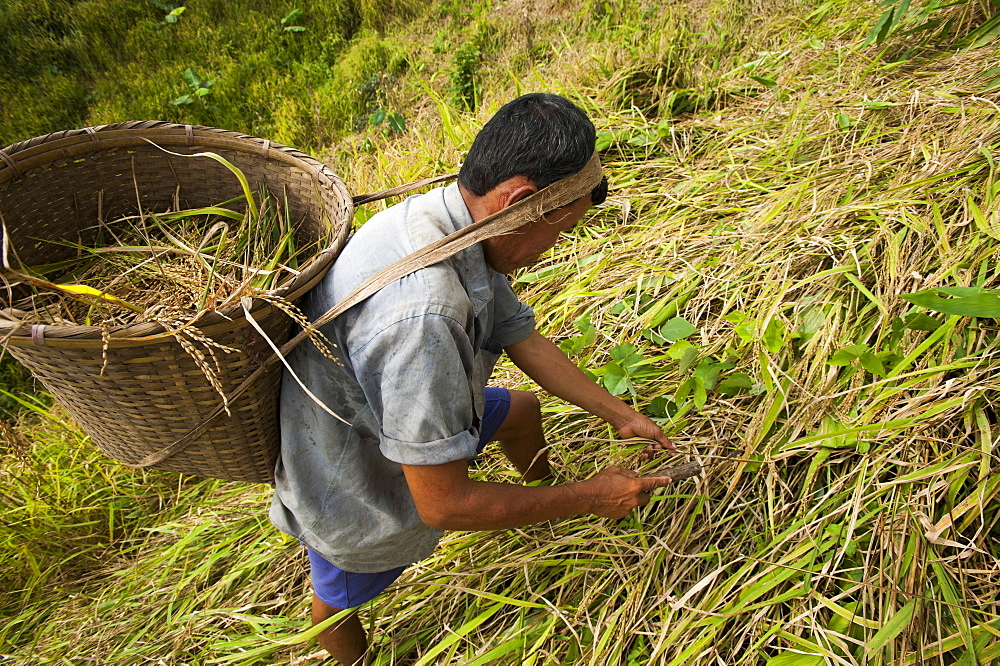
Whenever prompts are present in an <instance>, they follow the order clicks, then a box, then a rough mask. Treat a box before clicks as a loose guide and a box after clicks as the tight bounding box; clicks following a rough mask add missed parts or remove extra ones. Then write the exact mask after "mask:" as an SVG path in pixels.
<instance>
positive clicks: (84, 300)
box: [6, 191, 315, 327]
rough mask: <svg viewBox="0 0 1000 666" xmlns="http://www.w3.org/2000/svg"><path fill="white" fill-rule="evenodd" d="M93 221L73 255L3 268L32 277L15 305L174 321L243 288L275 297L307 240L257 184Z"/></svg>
mask: <svg viewBox="0 0 1000 666" xmlns="http://www.w3.org/2000/svg"><path fill="white" fill-rule="evenodd" d="M248 200H249V205H247V201H248ZM239 208H243V209H245V210H246V211H247V212H239ZM95 224H96V225H98V226H97V235H96V239H97V241H96V242H95V243H93V244H91V245H89V246H84V245H79V244H76V245H73V246H72V247H73V248H74V249H75V251H76V254H77V256H76V257H75V258H73V259H69V260H66V261H61V262H58V263H53V264H46V265H41V266H24V267H19V269H18V270H13V271H8V272H7V274H6V275H7V279H8V280H9V281H10V282H11V284H10V286H14V284H15V283H21V284H23V285H25V286H27V287H30V292H29V293H28V294H27V295H26V296H24V297H23V298H21V299H19V300H17V301H15V309H17V310H21V311H23V312H28V313H32V314H33V315H34V317H36V318H38V320H39V321H41V322H44V323H46V324H73V325H95V326H102V327H111V326H119V325H128V324H133V323H137V322H140V321H159V322H162V323H164V324H173V325H177V324H180V323H183V322H188V321H192V320H193V319H195V318H197V316H198V315H199V314H200V313H202V312H204V311H205V310H211V309H220V308H224V307H225V306H227V305H229V304H231V303H234V302H236V303H238V302H239V299H240V297H242V296H251V295H252V296H263V297H265V298H267V299H268V300H272V299H275V298H276V297H275V296H274V295H273V294H272V295H268V292H269V291H270V290H272V289H274V288H275V287H276V286H277V285H279V284H280V283H281V281H282V279H283V278H286V277H288V276H290V275H293V274H294V273H295V272H296V270H297V268H298V259H299V257H302V256H308V255H309V253H310V252H311V251H312V250H314V249H315V248H312V247H296V243H295V237H294V224H293V220H292V219H291V218H290V216H289V214H288V212H287V207H286V206H285V205H283V203H282V202H280V201H277V200H276V199H275V198H274V197H272V196H271V195H269V194H267V193H265V192H261V193H259V194H258V195H257V196H256V197H255V196H253V195H252V194H251V193H249V191H248V193H247V194H246V195H244V196H243V197H240V198H239V199H237V200H232V201H226V202H221V203H220V204H218V205H217V206H212V207H207V208H198V209H188V210H175V211H169V212H166V213H160V214H157V213H154V212H145V213H143V214H141V215H135V216H129V217H125V218H121V219H118V220H115V221H112V222H109V223H104V222H101V221H96V222H95ZM14 252H15V254H16V248H14ZM9 263H10V262H9Z"/></svg>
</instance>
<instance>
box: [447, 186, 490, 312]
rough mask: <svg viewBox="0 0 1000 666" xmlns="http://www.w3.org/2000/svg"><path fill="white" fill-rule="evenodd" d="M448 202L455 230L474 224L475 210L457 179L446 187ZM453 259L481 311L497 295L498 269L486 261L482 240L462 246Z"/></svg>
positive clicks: (470, 294)
mask: <svg viewBox="0 0 1000 666" xmlns="http://www.w3.org/2000/svg"><path fill="white" fill-rule="evenodd" d="M443 194H444V204H445V208H446V210H447V211H448V216H449V217H450V218H451V221H452V224H453V225H454V227H455V231H458V230H459V229H464V228H465V227H467V226H469V225H470V224H472V222H473V219H472V214H471V213H469V208H468V207H467V206H466V205H465V199H463V198H462V192H461V190H459V189H458V183H457V182H454V183H452V184H451V185H448V186H447V187H445V188H444V193H443ZM452 261H453V263H454V266H455V267H456V268H457V270H458V273H459V275H460V276H461V277H462V282H463V283H464V284H465V289H466V291H467V292H468V293H469V297H470V298H471V299H472V304H473V309H474V310H475V313H476V314H477V315H478V314H479V313H480V312H481V311H482V309H483V307H484V306H485V305H486V304H487V303H488V302H489V301H490V299H492V298H493V274H494V273H495V271H494V270H493V269H492V268H490V266H489V264H487V263H486V255H485V254H484V253H483V247H482V245H481V244H479V243H476V244H475V245H473V246H471V247H469V248H466V249H465V250H462V251H461V252H459V253H458V254H456V255H453V257H452Z"/></svg>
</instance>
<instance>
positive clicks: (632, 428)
mask: <svg viewBox="0 0 1000 666" xmlns="http://www.w3.org/2000/svg"><path fill="white" fill-rule="evenodd" d="M615 429H616V430H617V431H618V436H619V437H621V438H622V439H630V438H632V437H640V438H642V439H648V440H651V441H652V442H653V444H650V445H649V446H647V447H646V448H645V450H644V451H643V452H642V458H643V459H644V460H650V459H652V458H655V457H656V456H658V455H659V454H661V453H663V452H664V451H671V452H673V451H676V450H677V447H676V446H674V444H673V442H671V441H670V438H668V437H667V436H666V435H664V434H663V430H661V429H660V426H658V425H656V424H655V423H653V421H652V420H651V419H650V418H649V417H648V416H645V415H643V414H640V413H639V412H633V415H632V418H631V420H629V421H625V422H624V423H622V424H621V425H618V426H617V427H616V428H615Z"/></svg>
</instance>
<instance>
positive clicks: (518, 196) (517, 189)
mask: <svg viewBox="0 0 1000 666" xmlns="http://www.w3.org/2000/svg"><path fill="white" fill-rule="evenodd" d="M497 189H498V190H499V192H498V194H499V197H498V199H499V201H498V203H499V204H500V209H501V210H502V209H504V208H506V207H508V206H512V205H513V204H516V203H517V202H518V201H520V200H522V199H527V198H528V197H530V196H531V195H532V194H534V193H535V192H537V191H538V188H537V187H535V184H534V183H532V182H531V181H530V180H528V179H527V178H525V177H524V176H514V177H513V178H508V179H507V180H505V181H504V182H502V183H500V184H499V185H498V186H497Z"/></svg>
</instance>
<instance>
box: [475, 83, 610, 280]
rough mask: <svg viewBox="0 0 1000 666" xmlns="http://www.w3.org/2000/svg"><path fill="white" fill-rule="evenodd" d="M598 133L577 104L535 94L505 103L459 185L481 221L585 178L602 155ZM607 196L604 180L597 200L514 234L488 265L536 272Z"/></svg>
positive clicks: (490, 243)
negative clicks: (584, 173) (572, 178)
mask: <svg viewBox="0 0 1000 666" xmlns="http://www.w3.org/2000/svg"><path fill="white" fill-rule="evenodd" d="M595 140H596V133H595V131H594V125H593V123H591V122H590V120H589V119H588V118H587V116H586V114H585V113H584V112H583V111H582V110H580V108H579V107H577V106H576V105H575V104H573V103H572V102H570V101H569V100H567V99H565V98H563V97H559V96H558V95H551V94H547V93H532V94H530V95H524V96H522V97H518V98H517V99H515V100H514V101H512V102H509V103H507V104H505V105H504V106H503V107H501V108H500V110H499V111H497V113H496V115H495V116H493V118H491V119H490V120H489V122H487V123H486V125H485V126H483V129H482V130H481V131H480V132H479V134H478V135H477V136H476V140H475V141H474V142H473V144H472V148H471V149H470V150H469V154H468V156H467V157H466V160H465V163H464V164H463V165H462V170H461V172H460V173H459V177H458V182H459V185H460V186H461V188H462V191H463V196H465V199H466V204H468V205H469V210H470V212H471V213H472V214H473V218H474V219H481V218H482V217H485V216H487V215H490V214H493V213H495V212H498V211H500V210H503V209H504V208H506V207H508V206H510V205H512V204H514V203H517V202H518V201H520V200H521V199H524V198H526V197H529V196H531V195H532V194H534V193H535V192H537V191H538V190H540V189H542V188H545V187H547V186H549V185H551V184H552V183H554V182H556V181H557V180H561V179H563V178H566V177H567V176H572V175H573V174H575V173H577V172H579V171H580V170H581V169H583V168H584V166H585V165H586V164H587V162H588V160H590V158H591V156H592V155H593V154H594V143H595ZM606 194H607V181H602V182H601V184H600V185H598V186H597V187H596V188H595V190H594V192H593V194H592V195H587V196H584V197H581V198H580V199H578V200H576V201H574V202H571V203H569V204H566V205H565V206H563V207H561V208H558V209H556V210H553V211H551V212H549V213H547V214H546V215H544V216H543V217H541V218H540V219H538V220H535V221H534V222H531V223H529V224H526V225H524V226H523V227H521V228H520V229H518V230H517V231H515V232H513V233H508V234H505V235H502V236H494V237H493V238H489V239H487V240H485V241H483V251H484V252H485V255H486V261H487V262H488V263H489V264H490V265H491V266H492V267H493V268H494V269H495V270H497V271H500V272H502V273H509V272H511V271H513V270H516V269H518V268H523V267H526V266H530V265H532V264H533V263H535V262H536V261H537V260H538V258H539V257H540V256H541V254H542V253H544V252H545V251H546V250H548V249H549V248H551V247H552V246H553V245H554V244H555V242H556V239H557V238H558V236H559V233H560V232H562V231H567V230H569V229H571V228H572V227H573V226H574V225H575V224H576V223H577V222H578V221H579V220H580V219H581V218H582V217H583V215H584V214H585V213H586V212H587V210H588V209H589V208H590V206H591V205H592V204H596V203H601V202H603V200H604V196H606Z"/></svg>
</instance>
